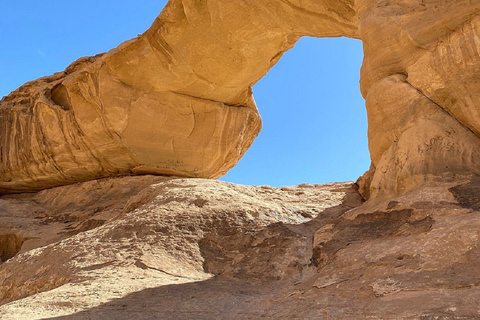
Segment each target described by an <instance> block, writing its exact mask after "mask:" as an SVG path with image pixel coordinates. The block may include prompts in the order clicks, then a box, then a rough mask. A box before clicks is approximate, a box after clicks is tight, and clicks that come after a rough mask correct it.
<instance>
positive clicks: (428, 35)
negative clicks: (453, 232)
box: [0, 0, 480, 198]
mask: <svg viewBox="0 0 480 320" xmlns="http://www.w3.org/2000/svg"><path fill="white" fill-rule="evenodd" d="M479 14H480V0H459V1H445V0H403V1H397V0H358V1H353V0H342V1H299V0H266V1H261V2H258V1H254V0H248V1H241V2H237V1H224V0H209V1H193V0H188V1H186V0H171V1H170V2H169V3H168V4H167V6H166V8H165V9H164V10H163V12H162V13H161V14H160V15H159V16H158V18H157V19H156V20H155V22H154V23H153V25H152V26H151V28H150V29H149V30H147V31H146V32H145V33H144V34H142V35H140V36H139V37H137V38H135V39H133V40H130V41H127V42H125V43H123V44H121V45H120V46H119V47H118V48H116V49H113V50H111V51H109V52H107V53H105V54H100V55H97V56H95V57H87V58H82V59H80V60H78V61H76V62H74V63H73V64H72V65H71V66H69V67H68V68H67V69H66V70H65V72H61V73H57V74H55V75H53V76H49V77H45V78H41V79H38V80H36V81H32V82H29V83H27V84H25V85H24V86H22V87H21V88H19V89H18V90H16V91H14V92H12V93H11V94H10V95H8V96H6V97H4V98H3V99H2V101H1V102H0V158H1V162H0V192H2V193H11V192H21V191H35V190H40V189H44V188H48V187H53V186H58V185H64V184H68V183H73V182H77V181H85V180H91V179H95V178H99V177H108V176H115V175H125V174H139V173H151V174H163V175H178V176H187V177H205V178H215V177H219V176H221V175H222V174H224V173H226V172H227V171H228V170H229V169H230V168H231V167H232V166H234V165H235V163H236V162H237V161H238V159H239V158H240V157H241V156H242V155H243V153H244V152H245V151H246V150H247V149H248V147H249V146H250V145H251V143H252V141H253V139H254V138H255V136H256V135H257V134H258V132H259V130H260V118H259V115H258V112H257V110H256V106H255V103H254V100H253V97H252V91H251V87H252V85H253V84H254V83H255V82H257V81H258V80H259V79H260V78H261V77H262V76H263V75H265V74H266V73H267V72H268V70H269V69H270V68H271V67H272V66H273V65H274V64H275V63H276V62H277V61H278V60H279V59H280V57H281V56H282V54H283V53H284V52H285V51H286V50H288V49H290V48H292V47H293V46H294V44H295V42H296V41H297V40H298V39H299V38H300V37H302V36H314V37H336V36H346V37H353V38H359V39H361V40H362V41H363V43H364V48H365V50H364V51H365V60H364V64H363V67H362V70H361V85H362V93H363V96H364V97H365V99H366V106H367V111H368V122H369V148H370V152H371V158H372V169H371V170H370V171H369V172H368V173H367V176H366V177H365V178H364V179H362V180H361V181H360V184H361V190H362V193H363V195H364V197H365V198H368V197H373V198H376V197H381V196H391V195H398V194H401V193H404V192H407V191H408V190H411V189H412V188H415V187H418V186H420V185H422V184H424V183H426V182H428V181H432V179H434V177H435V176H438V175H442V174H443V173H446V172H456V173H459V172H470V173H472V172H473V173H479V172H480V169H479V168H480V163H479V162H478V159H479V154H478V150H480V148H479V147H480V145H479V138H478V136H479V134H480V116H479V112H478V110H479V107H478V106H479V105H480V96H479V94H478V92H480V88H479V86H480V82H479V81H478V76H477V75H478V73H479V72H480V58H479V52H480V40H479V39H480V36H479V33H480V31H479V30H480V18H479V16H480V15H479ZM279 112H281V110H279Z"/></svg>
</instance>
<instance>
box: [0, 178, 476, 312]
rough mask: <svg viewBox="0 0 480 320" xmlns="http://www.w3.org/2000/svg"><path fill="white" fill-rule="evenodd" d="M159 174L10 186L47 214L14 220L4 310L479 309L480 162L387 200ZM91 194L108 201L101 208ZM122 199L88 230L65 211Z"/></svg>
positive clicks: (343, 188)
mask: <svg viewBox="0 0 480 320" xmlns="http://www.w3.org/2000/svg"><path fill="white" fill-rule="evenodd" d="M158 179H161V178H158V177H151V176H147V177H124V178H112V179H106V180H102V181H98V182H86V183H82V184H76V185H72V186H63V187H58V188H54V189H50V190H44V191H42V192H40V193H39V194H36V195H12V196H4V197H1V198H0V206H3V208H7V209H8V210H10V211H11V212H13V211H14V210H15V209H19V207H20V206H19V204H20V203H22V204H23V207H24V208H26V207H28V205H30V206H32V207H33V206H34V205H35V204H37V203H39V202H40V203H41V204H42V207H43V208H46V209H48V210H50V212H51V215H50V218H49V219H47V218H42V219H38V220H40V221H34V220H33V219H31V220H27V219H24V220H23V223H22V226H21V228H19V227H17V229H11V230H12V233H13V232H17V233H20V232H22V233H24V234H25V235H26V236H27V237H26V238H25V242H24V245H23V247H22V251H21V253H20V254H17V255H16V256H15V257H13V258H12V259H9V260H8V261H6V262H4V263H3V264H1V265H0V280H1V281H2V282H1V284H2V285H1V286H0V304H3V305H1V306H0V317H1V318H2V319H5V320H16V319H32V320H33V319H45V318H49V319H52V318H53V317H55V318H54V319H68V320H74V319H79V320H80V319H81V320H83V319H157V318H160V319H212V318H213V319H217V318H218V319H260V318H266V319H281V318H289V319H290V318H298V319H325V320H326V319H476V318H478V301H479V300H478V297H479V295H480V291H479V285H480V280H479V277H478V264H479V263H480V247H479V232H478V230H479V228H480V219H479V216H478V215H479V214H480V212H479V211H478V208H480V199H478V197H476V196H475V195H476V194H477V193H478V189H479V188H480V185H479V181H480V180H479V178H478V176H477V177H474V176H473V177H472V176H453V177H444V181H443V182H436V183H431V184H430V185H426V186H423V187H422V188H417V189H415V190H412V191H409V192H407V193H406V194H404V195H402V196H399V197H392V198H390V199H389V200H388V201H385V202H379V203H377V204H372V202H367V203H364V202H363V201H362V199H361V197H360V195H359V194H358V192H357V189H356V187H355V186H354V185H353V184H349V183H343V184H338V183H337V184H330V185H323V186H322V185H301V186H296V187H288V188H271V187H266V186H260V187H248V186H240V185H235V184H231V183H225V182H219V181H213V180H205V179H164V181H163V182H162V181H161V180H158ZM149 181H150V182H149ZM151 183H153V184H151ZM127 186H130V187H131V189H128V188H127ZM122 190H128V191H122ZM68 195H75V196H71V197H69V196H68ZM95 197H96V198H97V199H98V200H97V201H96V203H97V204H98V205H101V206H103V205H104V206H105V209H104V210H100V209H99V210H93V211H92V210H91V209H92V208H93V207H92V205H93V203H95V201H93V200H90V203H91V204H89V203H88V201H87V199H90V198H95ZM82 199H83V200H82ZM113 199H119V203H118V206H117V207H114V206H113V205H112V202H111V201H112V200H113ZM82 203H83V204H84V205H85V207H86V209H85V212H83V215H82V214H81V209H80V208H81V205H82ZM115 210H119V211H120V213H118V211H115ZM112 211H115V212H112ZM112 213H115V214H114V216H115V218H112V219H110V220H108V221H105V224H103V225H102V226H99V227H96V228H94V229H92V230H88V231H83V232H78V230H76V229H75V228H72V227H74V226H75V224H68V223H67V224H65V226H64V227H63V229H62V228H61V226H60V224H59V223H58V222H60V221H62V219H63V218H65V217H66V216H68V218H70V219H71V217H72V216H74V215H77V216H78V217H79V221H78V225H81V224H82V222H83V221H85V218H86V217H88V219H98V220H100V219H101V220H104V219H105V217H106V216H108V215H109V214H110V215H111V214H112ZM5 219H6V217H0V224H3V222H4V221H5ZM39 224H42V228H43V229H42V230H43V232H41V233H37V234H36V236H37V239H33V237H32V236H33V235H35V234H34V232H35V230H40V227H39ZM48 230H50V232H48ZM70 231H73V232H70ZM80 231H81V230H80ZM52 233H58V235H57V240H58V241H57V242H54V241H53V240H52V238H51V237H49V235H50V234H52ZM38 238H43V239H38ZM44 243H50V244H49V245H46V246H42V247H38V248H35V247H36V246H40V245H43V244H44ZM27 246H28V247H29V249H27Z"/></svg>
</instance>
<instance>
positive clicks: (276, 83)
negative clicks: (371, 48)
mask: <svg viewBox="0 0 480 320" xmlns="http://www.w3.org/2000/svg"><path fill="white" fill-rule="evenodd" d="M165 3H166V1H165V0H161V1H159V0H156V1H152V0H142V1H132V0H129V1H123V0H118V1H112V0H102V1H98V0H95V1H93V0H84V1H82V2H81V3H80V2H74V3H72V2H70V1H60V0H42V1H38V0H36V1H33V0H25V1H2V3H1V4H0V11H1V12H2V19H0V43H1V44H2V50H0V96H4V95H7V94H8V93H9V92H10V91H12V90H14V89H16V88H17V87H19V86H20V85H22V84H23V83H25V82H26V81H29V80H33V79H36V78H38V77H41V76H45V75H49V74H52V73H54V72H57V71H61V70H63V69H65V67H67V66H68V65H69V64H70V63H71V62H73V61H74V60H76V59H77V58H79V57H82V56H87V55H94V54H97V53H100V52H104V51H108V50H109V49H111V48H114V47H116V46H117V45H118V44H120V43H121V42H123V41H125V40H128V39H130V38H133V37H135V36H136V35H137V34H140V33H143V32H144V31H145V30H146V29H148V27H149V26H150V25H151V23H152V22H153V20H154V19H155V17H156V16H157V15H158V13H159V12H160V11H161V8H162V7H163V6H164V5H165ZM362 59H363V52H362V44H361V42H360V41H359V40H352V39H346V38H337V39H330V38H324V39H315V38H302V39H301V40H300V41H299V42H298V43H297V44H296V46H295V47H294V48H293V49H292V50H290V51H288V52H287V53H286V54H285V55H284V56H283V58H282V59H281V60H280V62H279V63H278V64H277V65H276V66H275V67H273V69H272V70H271V71H270V72H269V73H268V74H267V75H266V76H265V77H264V78H262V79H261V80H260V81H259V82H258V83H257V84H256V85H255V87H254V88H253V89H254V96H255V101H256V102H257V106H258V108H259V111H260V114H261V116H262V119H263V130H262V132H261V133H260V135H259V137H258V138H257V139H256V140H255V142H254V144H253V146H252V148H251V149H250V150H249V151H248V152H247V153H246V154H245V156H244V157H243V158H242V159H241V160H240V162H239V163H238V165H237V166H236V167H235V168H233V169H232V170H231V171H230V172H229V173H228V174H227V175H226V176H224V177H222V178H221V180H224V181H230V182H235V183H242V184H253V185H263V184H268V185H273V186H281V185H294V184H300V183H325V182H334V181H347V180H355V179H356V178H358V177H359V176H360V175H362V174H363V172H365V171H366V170H367V169H368V167H369V165H370V158H369V155H368V149H367V133H366V130H367V124H366V113H365V106H364V104H365V102H364V100H363V98H362V97H361V95H360V89H359V83H358V82H359V73H360V66H361V63H362Z"/></svg>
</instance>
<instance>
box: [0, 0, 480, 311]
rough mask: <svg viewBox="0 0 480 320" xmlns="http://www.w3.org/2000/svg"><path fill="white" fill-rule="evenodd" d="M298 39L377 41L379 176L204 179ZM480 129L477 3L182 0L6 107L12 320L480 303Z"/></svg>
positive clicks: (2, 236)
mask: <svg viewBox="0 0 480 320" xmlns="http://www.w3.org/2000/svg"><path fill="white" fill-rule="evenodd" d="M302 36H312V37H340V36H345V37H351V38H357V39H361V40H362V41H363V45H364V53H365V57H364V63H363V66H362V69H361V91H362V94H363V96H364V97H365V100H366V108H367V114H368V124H369V128H368V137H369V149H370V154H371V160H372V165H371V168H370V169H369V171H367V172H366V173H365V175H363V176H362V177H361V178H359V180H358V181H357V183H356V184H355V183H350V182H346V183H332V184H326V185H307V184H304V185H299V186H294V187H282V188H273V187H269V186H242V185H236V184H231V183H226V182H221V181H217V180H213V179H197V178H216V177H219V176H220V175H222V174H224V173H225V172H227V171H228V170H229V169H230V168H231V167H233V166H234V165H235V164H236V162H237V161H238V160H239V159H240V157H241V156H242V155H243V153H244V152H245V151H246V150H247V149H248V148H249V146H250V145H251V143H252V142H253V140H254V139H255V137H256V135H257V134H258V133H259V131H260V128H261V120H260V116H259V113H258V111H257V108H256V105H255V102H254V99H253V97H252V90H251V87H252V86H253V85H254V84H255V82H257V81H258V80H259V79H260V78H261V77H262V76H264V75H265V74H266V73H267V72H268V70H269V69H270V68H271V67H272V66H273V65H274V64H275V63H276V62H277V61H278V60H279V59H280V58H281V56H282V54H283V53H284V52H285V51H287V50H289V49H290V48H292V47H293V46H294V44H295V42H296V41H297V40H298V39H299V38H300V37H302ZM278 112H282V110H278ZM479 137H480V0H455V1H453V0H356V1H353V0H322V1H320V0H316V1H313V0H261V1H260V0H235V1H227V0H171V1H169V2H168V4H167V6H166V7H165V9H164V10H163V11H162V13H161V14H160V15H159V16H158V18H157V19H156V20H155V21H154V23H153V25H152V26H151V28H150V29H149V30H147V31H146V32H145V33H144V34H142V35H139V36H138V37H137V38H135V39H132V40H129V41H127V42H125V43H123V44H121V45H120V46H119V47H118V48H116V49H113V50H111V51H109V52H107V53H104V54H99V55H97V56H94V57H86V58H81V59H79V60H77V61H75V62H74V63H73V64H71V65H70V66H69V67H68V68H67V69H66V70H65V71H64V72H59V73H56V74H54V75H52V76H47V77H44V78H40V79H38V80H35V81H31V82H28V83H26V84H25V85H23V86H21V87H20V88H19V89H17V90H15V91H13V92H12V93H11V94H10V95H8V96H6V97H4V98H3V99H2V100H1V101H0V159H1V162H0V318H1V319H2V320H3V319H5V320H18V319H21V320H24V319H47V318H48V319H65V320H83V319H115V320H118V319H175V320H176V319H260V318H262V319H321V320H331V319H342V320H345V319H346V320H353V319H355V320H357V319H395V320H397V319H419V320H420V319H442V320H447V319H479V315H480V311H479V310H480V306H479V301H480V276H479V270H478V266H479V264H480V241H479V240H480V233H479V230H480V219H479V217H480V197H479V193H480V154H479V153H480V138H479ZM100 178H104V179H100ZM75 182H78V183H75ZM367 199H368V200H367ZM365 200H367V201H365Z"/></svg>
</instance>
